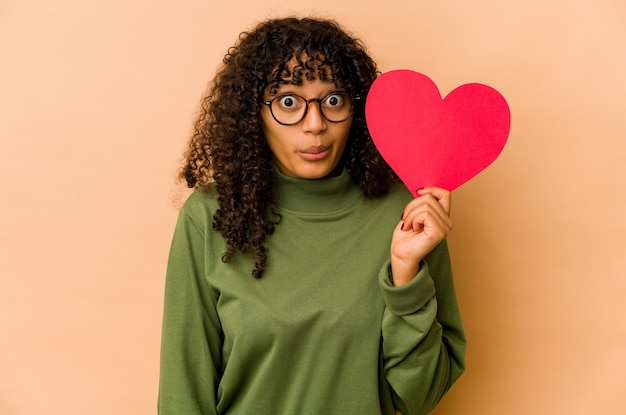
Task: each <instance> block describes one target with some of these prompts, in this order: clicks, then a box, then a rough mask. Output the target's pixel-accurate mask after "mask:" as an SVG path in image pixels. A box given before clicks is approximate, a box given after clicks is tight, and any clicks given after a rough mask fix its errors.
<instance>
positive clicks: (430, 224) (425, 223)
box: [402, 202, 452, 234]
mask: <svg viewBox="0 0 626 415" xmlns="http://www.w3.org/2000/svg"><path fill="white" fill-rule="evenodd" d="M433 203H435V204H437V203H436V202H433ZM439 210H440V211H438V210H437V209H433V208H432V207H431V206H428V205H425V208H424V209H421V208H420V209H413V210H411V211H410V212H409V214H408V215H407V217H406V218H405V220H404V225H403V226H402V230H407V231H408V230H412V231H413V232H420V231H430V232H433V231H434V232H437V230H441V231H443V232H444V233H446V234H447V233H448V232H449V231H450V230H451V229H452V220H451V219H450V217H449V216H448V215H447V214H445V212H442V210H443V209H442V208H441V207H439Z"/></svg>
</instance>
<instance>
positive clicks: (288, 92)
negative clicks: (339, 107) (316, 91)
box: [270, 83, 346, 98]
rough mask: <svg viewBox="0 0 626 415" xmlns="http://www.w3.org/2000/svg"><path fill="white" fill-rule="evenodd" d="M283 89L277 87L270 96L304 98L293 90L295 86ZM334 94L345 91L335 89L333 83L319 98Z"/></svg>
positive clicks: (286, 86) (299, 92) (300, 92)
mask: <svg viewBox="0 0 626 415" xmlns="http://www.w3.org/2000/svg"><path fill="white" fill-rule="evenodd" d="M284 86H285V89H284V90H281V89H282V88H281V87H279V88H278V89H277V90H276V94H275V95H270V96H271V97H277V96H280V95H298V96H301V97H302V98H306V97H304V96H303V95H302V91H298V90H293V88H294V87H295V88H298V87H297V86H294V85H284ZM335 92H346V91H345V89H341V88H337V86H336V85H334V83H333V88H330V89H328V90H325V91H324V92H323V93H322V94H320V96H319V98H322V97H325V96H326V95H329V94H332V93H335Z"/></svg>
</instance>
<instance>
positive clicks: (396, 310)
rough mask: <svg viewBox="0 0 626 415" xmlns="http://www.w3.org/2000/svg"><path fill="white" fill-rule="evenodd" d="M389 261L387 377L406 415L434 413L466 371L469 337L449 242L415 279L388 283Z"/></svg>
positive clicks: (385, 286) (384, 286)
mask: <svg viewBox="0 0 626 415" xmlns="http://www.w3.org/2000/svg"><path fill="white" fill-rule="evenodd" d="M390 270H391V267H390V264H389V262H388V263H387V264H386V265H385V266H384V267H383V269H382V270H381V272H380V276H379V283H380V286H381V290H382V294H383V298H384V300H385V305H386V308H385V311H384V315H383V322H382V337H383V341H382V344H383V346H382V348H383V369H384V375H385V377H386V379H387V382H388V384H389V386H390V388H391V391H392V395H393V398H394V403H395V406H396V408H397V409H398V410H399V411H401V412H402V413H403V414H404V415H418V414H427V413H429V412H430V411H432V410H433V409H434V408H435V406H436V405H437V403H439V401H440V400H441V398H442V397H443V396H444V395H445V393H446V392H447V391H448V389H450V387H451V386H452V384H453V383H454V382H455V381H456V380H457V379H458V378H459V376H461V374H462V373H463V371H464V370H465V334H464V331H463V327H462V324H461V317H460V313H459V307H458V303H457V299H456V294H455V291H454V282H453V279H452V270H451V265H450V259H449V254H448V247H447V244H446V242H445V241H443V242H442V243H441V244H439V245H438V246H437V247H436V248H435V249H434V250H433V251H431V253H430V254H428V255H427V256H426V258H425V259H424V261H423V262H422V264H421V267H420V271H419V272H418V274H417V276H416V277H415V279H413V280H412V281H411V282H410V283H408V284H406V285H403V286H402V287H394V286H393V284H392V283H391V280H390Z"/></svg>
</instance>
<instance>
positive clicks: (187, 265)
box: [158, 207, 222, 415]
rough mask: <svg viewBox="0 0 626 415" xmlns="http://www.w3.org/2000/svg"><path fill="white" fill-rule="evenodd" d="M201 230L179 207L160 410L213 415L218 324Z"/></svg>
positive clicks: (167, 290) (165, 413) (168, 287)
mask: <svg viewBox="0 0 626 415" xmlns="http://www.w3.org/2000/svg"><path fill="white" fill-rule="evenodd" d="M204 229H207V228H206V227H199V226H197V225H196V224H195V223H194V221H193V220H192V218H191V217H190V216H189V215H188V213H187V212H186V211H185V208H184V207H183V209H182V210H181V213H180V216H179V218H178V222H177V225H176V230H175V232H174V237H173V240H172V246H171V249H170V256H169V261H168V266H167V277H166V283H165V303H164V314H163V331H162V340H161V373H160V381H159V399H158V413H159V414H160V415H170V414H172V415H173V414H189V415H191V414H204V415H208V414H216V399H217V386H218V383H219V376H220V367H221V342H222V334H221V326H220V321H219V318H218V316H217V312H216V308H215V303H216V298H215V295H214V293H213V292H211V290H210V288H209V286H208V284H207V282H206V280H205V278H204V261H205V253H206V252H207V247H206V246H205V235H204Z"/></svg>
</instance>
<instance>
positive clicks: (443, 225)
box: [391, 187, 452, 287]
mask: <svg viewBox="0 0 626 415" xmlns="http://www.w3.org/2000/svg"><path fill="white" fill-rule="evenodd" d="M418 194H419V196H418V197H417V198H415V199H413V200H412V201H411V202H409V203H408V204H407V205H406V207H405V208H404V211H403V212H402V220H401V221H400V223H399V224H398V225H397V226H396V228H395V230H394V232H393V237H392V240H391V270H392V275H393V283H394V285H395V286H397V287H399V286H401V285H404V284H406V283H408V282H410V281H411V280H412V279H413V278H415V276H416V275H417V272H418V271H419V264H420V261H421V260H422V259H423V258H424V256H426V254H428V253H429V252H430V251H431V250H432V249H433V248H434V247H435V246H437V245H438V244H439V243H440V242H441V241H443V240H444V239H445V238H446V236H447V235H448V233H449V232H450V230H451V229H452V220H451V219H450V202H451V200H450V199H451V197H450V192H449V191H447V190H445V189H441V188H439V187H426V188H424V189H420V190H418Z"/></svg>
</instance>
